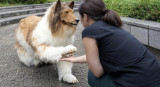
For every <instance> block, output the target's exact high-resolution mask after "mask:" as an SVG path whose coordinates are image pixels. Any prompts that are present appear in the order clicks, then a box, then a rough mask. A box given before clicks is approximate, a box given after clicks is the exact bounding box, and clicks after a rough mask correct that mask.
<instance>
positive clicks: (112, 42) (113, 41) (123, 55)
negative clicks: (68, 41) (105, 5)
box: [82, 21, 160, 87]
mask: <svg viewBox="0 0 160 87" xmlns="http://www.w3.org/2000/svg"><path fill="white" fill-rule="evenodd" d="M84 37H91V38H94V39H96V41H97V43H98V49H99V56H100V61H101V64H102V66H103V69H104V71H105V73H107V74H109V75H110V76H111V77H112V79H113V81H114V83H115V85H116V87H154V86H155V85H158V84H160V63H159V61H158V60H157V59H156V58H155V57H154V56H153V55H152V54H151V53H150V52H149V51H148V50H147V48H146V47H145V46H144V45H143V44H141V43H140V42H139V41H138V40H137V39H136V38H135V37H134V36H132V35H131V34H130V33H129V32H127V31H125V30H123V29H121V28H119V27H115V26H112V25H110V24H107V23H105V22H104V21H96V22H95V23H94V24H92V25H90V26H88V27H86V28H85V29H84V30H83V32H82V38H84Z"/></svg>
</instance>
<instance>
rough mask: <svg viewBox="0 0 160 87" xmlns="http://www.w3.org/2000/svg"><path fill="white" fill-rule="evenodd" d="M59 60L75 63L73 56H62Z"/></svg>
mask: <svg viewBox="0 0 160 87" xmlns="http://www.w3.org/2000/svg"><path fill="white" fill-rule="evenodd" d="M59 60H60V61H67V62H71V63H74V62H75V57H73V56H72V57H69V58H61V59H59Z"/></svg>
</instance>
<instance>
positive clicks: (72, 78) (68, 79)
mask: <svg viewBox="0 0 160 87" xmlns="http://www.w3.org/2000/svg"><path fill="white" fill-rule="evenodd" d="M62 79H63V81H65V82H68V83H78V80H77V78H76V77H75V76H74V75H71V74H65V75H64V76H63V78H62Z"/></svg>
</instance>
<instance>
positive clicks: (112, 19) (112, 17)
mask: <svg viewBox="0 0 160 87" xmlns="http://www.w3.org/2000/svg"><path fill="white" fill-rule="evenodd" d="M102 20H103V21H105V22H107V23H109V24H111V25H114V26H116V27H121V26H122V21H121V18H120V16H119V15H118V14H117V12H115V11H113V10H105V15H104V17H103V18H102Z"/></svg>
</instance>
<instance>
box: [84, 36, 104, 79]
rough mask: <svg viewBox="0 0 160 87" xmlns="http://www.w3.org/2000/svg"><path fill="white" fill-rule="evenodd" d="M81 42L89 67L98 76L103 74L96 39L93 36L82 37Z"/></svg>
mask: <svg viewBox="0 0 160 87" xmlns="http://www.w3.org/2000/svg"><path fill="white" fill-rule="evenodd" d="M83 43H84V46H85V51H86V59H87V63H88V66H89V69H90V70H91V71H92V73H93V74H94V75H95V77H97V78H99V77H101V76H102V75H103V74H104V70H103V67H102V65H101V63H100V58H99V51H98V46H97V41H96V40H95V39H93V38H89V37H84V38H83Z"/></svg>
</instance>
